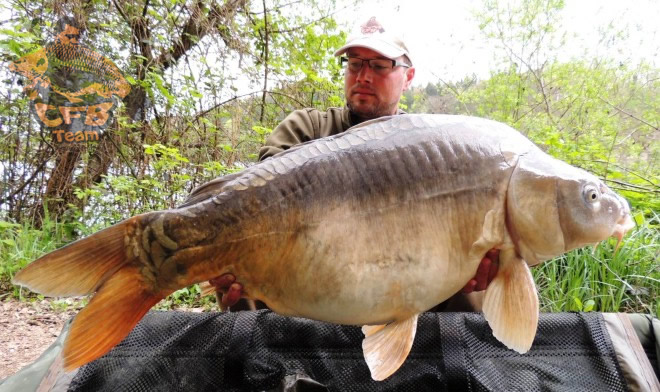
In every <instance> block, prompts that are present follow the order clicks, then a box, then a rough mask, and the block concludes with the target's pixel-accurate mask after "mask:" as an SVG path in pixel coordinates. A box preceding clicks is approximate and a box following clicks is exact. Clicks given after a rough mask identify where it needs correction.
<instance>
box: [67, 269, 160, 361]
mask: <svg viewBox="0 0 660 392" xmlns="http://www.w3.org/2000/svg"><path fill="white" fill-rule="evenodd" d="M150 288H151V285H149V284H147V283H146V282H145V281H144V277H143V275H142V274H141V273H140V271H139V269H138V268H137V267H135V266H132V265H128V266H126V267H124V268H122V269H120V270H119V271H117V272H116V273H115V274H114V275H112V277H110V279H108V280H107V282H105V283H104V284H103V286H101V288H100V289H99V291H98V293H97V294H96V295H95V296H94V298H92V300H91V301H90V302H89V304H88V305H87V306H86V307H85V308H84V309H83V310H81V311H80V313H78V315H77V316H76V318H75V320H73V324H72V325H71V329H70V331H69V336H68V338H67V341H66V343H65V345H64V350H63V356H64V368H65V369H66V370H67V371H69V370H72V369H75V368H77V367H79V366H82V365H84V364H86V363H88V362H91V361H93V360H95V359H97V358H99V357H100V356H102V355H103V354H105V353H107V352H108V351H110V349H112V348H113V347H114V346H115V345H116V344H117V343H119V342H121V341H122V340H123V339H124V338H125V337H126V335H128V334H129V332H131V330H132V329H133V327H135V325H136V324H137V323H138V322H139V321H140V319H142V317H143V316H144V315H145V313H147V311H149V309H151V307H152V306H154V305H155V304H156V303H158V301H160V300H161V299H163V298H165V297H166V296H167V295H168V294H169V291H168V292H161V293H153V291H152V290H150Z"/></svg>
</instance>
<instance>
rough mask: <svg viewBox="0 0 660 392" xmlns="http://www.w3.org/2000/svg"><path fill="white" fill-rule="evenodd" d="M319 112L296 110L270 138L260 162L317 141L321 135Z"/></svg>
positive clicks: (260, 153)
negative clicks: (293, 147) (299, 145)
mask: <svg viewBox="0 0 660 392" xmlns="http://www.w3.org/2000/svg"><path fill="white" fill-rule="evenodd" d="M314 116H316V117H318V111H316V110H314V109H303V110H296V111H294V112H293V113H291V114H289V115H288V116H287V117H286V118H285V119H284V120H283V121H282V122H281V123H280V124H279V125H278V126H277V127H275V129H274V130H273V133H271V134H270V136H268V138H267V139H266V143H265V144H264V146H263V147H261V149H260V150H259V160H260V161H263V160H264V159H266V158H270V157H272V156H273V155H275V154H277V153H279V152H282V151H284V150H287V149H289V148H290V147H291V146H295V145H297V144H300V143H304V142H307V141H310V140H313V139H317V138H318V135H319V129H318V128H319V121H318V118H317V119H316V121H314Z"/></svg>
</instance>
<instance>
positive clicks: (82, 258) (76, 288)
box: [13, 216, 139, 297]
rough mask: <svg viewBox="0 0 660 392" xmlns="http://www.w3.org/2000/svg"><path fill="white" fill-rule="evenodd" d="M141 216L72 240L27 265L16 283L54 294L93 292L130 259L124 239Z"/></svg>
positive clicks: (55, 295) (61, 295) (16, 277)
mask: <svg viewBox="0 0 660 392" xmlns="http://www.w3.org/2000/svg"><path fill="white" fill-rule="evenodd" d="M138 218H139V216H136V217H133V218H130V219H127V220H125V221H123V222H121V223H118V224H116V225H114V226H111V227H108V228H107V229H104V230H101V231H99V232H98V233H96V234H94V235H91V236H89V237H86V238H83V239H81V240H78V241H76V242H73V243H71V244H69V245H67V246H65V247H62V248H60V249H58V250H56V251H53V252H51V253H48V254H47V255H45V256H42V257H41V258H39V259H37V260H35V261H33V262H32V263H30V264H28V266H27V267H25V268H24V269H22V270H21V271H19V272H18V274H16V276H14V279H13V283H14V284H20V285H21V286H25V287H27V288H29V289H30V290H32V291H35V292H38V293H41V294H44V295H48V296H52V297H69V296H74V295H87V294H91V293H93V292H94V291H96V290H97V288H98V287H100V286H101V285H102V284H103V282H105V281H106V280H107V279H108V278H109V277H110V276H112V274H114V273H115V272H117V270H119V269H120V268H121V267H122V266H123V265H124V264H126V263H127V262H128V261H129V260H128V257H127V255H126V250H125V249H126V246H125V245H124V238H125V237H126V235H127V232H128V230H127V229H130V228H131V226H134V225H135V224H136V222H137V219H138Z"/></svg>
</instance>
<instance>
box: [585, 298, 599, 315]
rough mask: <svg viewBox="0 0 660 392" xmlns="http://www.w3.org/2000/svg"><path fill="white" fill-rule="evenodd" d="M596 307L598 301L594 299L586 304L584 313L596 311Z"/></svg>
mask: <svg viewBox="0 0 660 392" xmlns="http://www.w3.org/2000/svg"><path fill="white" fill-rule="evenodd" d="M595 305H596V301H594V300H593V299H590V300H588V301H586V302H585V303H584V311H585V312H591V311H592V310H594V306H595Z"/></svg>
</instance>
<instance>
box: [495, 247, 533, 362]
mask: <svg viewBox="0 0 660 392" xmlns="http://www.w3.org/2000/svg"><path fill="white" fill-rule="evenodd" d="M499 264H500V266H499V269H498V271H497V275H496V276H495V279H493V281H492V282H490V284H489V285H488V289H486V297H485V299H484V304H483V312H484V316H485V317H486V320H488V324H489V325H490V327H491V328H492V330H493V336H495V337H496V338H497V340H499V341H500V342H502V343H504V345H505V346H507V347H508V348H510V349H512V350H515V351H517V352H519V353H521V354H524V353H526V352H527V351H529V349H530V348H531V347H532V343H533V342H534V337H535V336H536V328H537V326H538V321H539V299H538V296H537V294H536V286H535V284H534V279H533V278H532V274H531V272H530V271H529V267H528V266H527V263H525V261H524V260H523V259H521V258H520V257H518V256H517V255H516V253H515V250H513V249H507V250H502V251H501V252H500V261H499Z"/></svg>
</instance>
